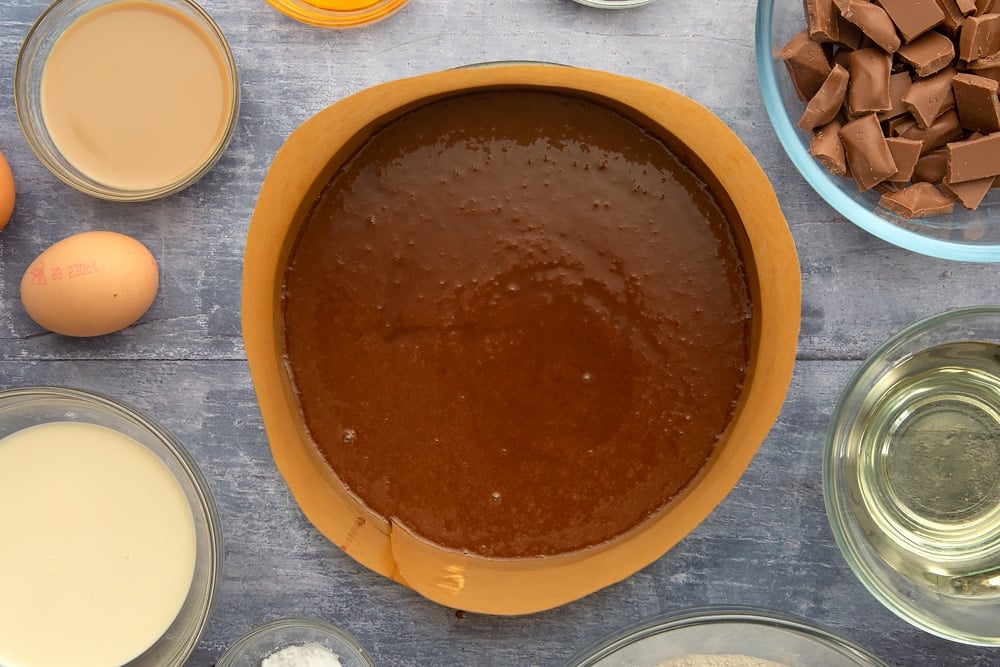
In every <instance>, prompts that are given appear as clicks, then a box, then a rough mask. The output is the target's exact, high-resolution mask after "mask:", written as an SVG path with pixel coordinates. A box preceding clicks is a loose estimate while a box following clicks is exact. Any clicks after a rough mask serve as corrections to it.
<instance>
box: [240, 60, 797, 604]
mask: <svg viewBox="0 0 1000 667" xmlns="http://www.w3.org/2000/svg"><path fill="white" fill-rule="evenodd" d="M799 299H800V295H799V272H798V263H797V259H796V255H795V249H794V245H793V243H792V240H791V237H790V235H789V232H788V228H787V225H786V223H785V221H784V218H783V217H782V215H781V211H780V209H779V207H778V204H777V201H776V199H775V196H774V193H773V190H772V189H771V187H770V184H769V183H768V182H767V179H766V177H765V176H764V174H763V172H762V171H761V170H760V168H759V166H758V165H757V164H756V162H755V161H754V160H753V158H752V156H751V155H750V153H749V152H748V151H747V150H746V148H745V147H744V146H743V145H742V144H741V143H740V142H739V140H738V139H737V138H736V136H735V135H734V134H733V133H732V132H731V131H730V130H729V129H728V128H727V127H726V126H725V125H724V124H723V123H722V122H721V121H720V120H719V119H717V118H716V117H715V116H713V115H712V114H711V113H710V112H708V111H707V110H706V109H704V108H702V107H700V106H698V105H697V104H695V103H694V102H692V101H691V100H689V99H687V98H685V97H682V96H680V95H678V94H676V93H673V92H671V91H669V90H666V89H664V88H661V87H659V86H655V85H653V84H650V83H645V82H642V81H638V80H635V79H630V78H626V77H622V76H618V75H614V74H608V73H604V72H596V71H591V70H584V69H578V68H572V67H555V66H551V65H541V64H500V65H493V66H488V67H477V68H467V69H459V70H450V71H446V72H438V73H434V74H429V75H424V76H420V77H416V78H411V79H403V80H400V81H394V82H390V83H387V84H383V85H381V86H377V87H375V88H371V89H368V90H365V91H362V92H361V93H358V94H357V95H353V96H351V97H349V98H346V99H344V100H341V101H339V102H337V103H336V104H334V105H332V106H331V107H329V108H327V109H326V110H324V111H322V112H320V113H319V114H317V115H316V116H314V117H313V118H312V119H310V120H308V121H307V122H306V123H305V124H303V125H302V126H301V127H300V128H299V129H297V130H296V131H295V132H293V133H292V135H291V136H290V137H289V138H288V140H287V142H286V143H285V144H284V146H283V147H282V149H281V150H280V151H279V153H278V154H277V155H276V157H275V160H274V163H273V164H272V166H271V169H270V171H269V173H268V176H267V178H266V179H265V182H264V184H263V187H262V190H261V193H260V196H259V199H258V202H257V207H256V209H255V212H254V216H253V219H252V221H251V225H250V229H249V232H248V238H247V247H246V256H245V264H244V291H243V329H244V338H245V342H246V348H247V354H248V359H249V362H250V369H251V374H252V376H253V381H254V386H255V388H256V391H257V395H258V400H259V402H260V406H261V411H262V415H263V419H264V424H265V428H266V430H267V435H268V438H269V441H270V445H271V451H272V454H273V456H274V459H275V462H276V464H277V466H278V469H279V470H280V472H281V474H282V475H283V477H284V479H285V481H286V482H287V483H288V486H289V488H290V489H291V491H292V493H293V495H294V496H295V498H296V501H297V502H298V503H299V505H300V507H301V508H302V509H303V511H304V513H305V514H306V516H307V517H308V518H309V519H310V520H311V521H312V522H313V524H314V525H315V526H316V527H317V529H318V530H319V531H320V532H322V533H323V534H324V535H325V536H327V537H328V538H329V539H330V540H331V541H333V542H334V543H335V544H337V545H338V546H339V547H340V548H341V549H343V550H344V551H345V552H346V553H348V554H349V555H351V556H352V557H353V558H355V559H356V560H358V561H359V562H361V563H362V564H364V565H366V566H367V567H369V568H371V569H372V570H374V571H376V572H379V573H381V574H383V575H385V576H388V577H391V578H393V579H395V580H397V581H399V582H401V583H403V584H405V585H407V586H409V587H410V588H412V589H414V590H415V591H417V592H418V593H420V594H422V595H424V596H426V597H428V598H430V599H432V600H435V601H437V602H439V603H441V604H444V605H448V606H451V607H454V608H459V609H463V610H466V611H479V612H485V613H496V614H521V613H530V612H534V611H539V610H542V609H547V608H551V607H554V606H557V605H560V604H563V603H565V602H568V601H571V600H574V599H577V598H579V597H582V596H584V595H586V594H588V593H591V592H593V591H595V590H598V589H600V588H602V587H604V586H607V585H609V584H611V583H614V582H616V581H619V580H621V579H623V578H625V577H627V576H629V575H631V574H632V573H634V572H636V571H638V570H639V569H641V568H642V567H644V566H645V565H647V564H649V563H650V562H652V561H653V560H655V559H657V558H659V557H660V556H661V555H662V554H663V553H665V552H666V551H667V550H668V549H669V548H670V547H671V546H673V545H674V544H675V543H676V542H677V541H679V540H680V539H681V538H682V537H684V535H686V534H687V533H688V532H690V531H691V530H692V529H693V528H694V527H695V526H696V525H698V523H699V522H700V521H701V520H702V519H704V518H705V517H706V516H707V515H708V513H709V512H711V510H712V509H713V508H714V507H715V506H716V505H717V504H718V503H719V502H720V501H721V500H722V498H723V497H725V495H726V494H727V493H728V492H729V491H730V489H731V488H732V487H733V486H734V485H735V484H736V482H737V481H738V479H739V477H740V475H741V474H742V472H743V471H744V469H745V468H746V466H747V465H748V464H749V462H750V460H751V458H752V457H753V455H754V453H755V452H756V450H757V448H758V446H759V445H760V443H761V442H762V441H763V439H764V437H765V436H766V434H767V432H768V430H769V429H770V427H771V425H772V423H773V421H774V419H775V418H776V416H777V414H778V411H779V409H780V407H781V404H782V402H783V399H784V395H785V392H786V390H787V387H788V382H789V379H790V376H791V370H792V364H793V360H794V355H795V346H796V341H797V333H798V321H799V304H800V301H799Z"/></svg>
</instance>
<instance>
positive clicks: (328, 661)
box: [260, 642, 343, 667]
mask: <svg viewBox="0 0 1000 667" xmlns="http://www.w3.org/2000/svg"><path fill="white" fill-rule="evenodd" d="M260 667H343V666H342V665H341V664H340V656H338V655H337V654H336V653H334V652H333V651H331V650H330V649H328V648H327V647H325V646H323V645H322V644H317V643H316V642H309V643H308V644H293V645H292V646H286V647H285V648H283V649H279V650H277V651H275V652H274V653H272V654H271V655H269V656H267V657H266V658H264V662H262V663H260Z"/></svg>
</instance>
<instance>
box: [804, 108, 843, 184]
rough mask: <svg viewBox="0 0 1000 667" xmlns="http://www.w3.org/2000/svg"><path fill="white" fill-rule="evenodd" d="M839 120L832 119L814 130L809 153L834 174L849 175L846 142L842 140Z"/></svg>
mask: <svg viewBox="0 0 1000 667" xmlns="http://www.w3.org/2000/svg"><path fill="white" fill-rule="evenodd" d="M841 127H842V125H841V124H840V121H839V120H832V121H830V122H829V123H827V124H826V125H824V126H823V127H821V128H819V129H817V130H815V131H814V132H813V136H812V139H811V140H810V141H809V154H810V155H812V156H813V157H814V158H816V159H817V160H818V161H819V163H820V164H821V165H823V166H824V167H826V169H827V171H829V172H830V173H831V174H833V175H834V176H846V175H847V157H846V156H845V155H844V142H843V141H841V140H840V129H841Z"/></svg>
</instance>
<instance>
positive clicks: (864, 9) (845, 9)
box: [833, 0, 901, 53]
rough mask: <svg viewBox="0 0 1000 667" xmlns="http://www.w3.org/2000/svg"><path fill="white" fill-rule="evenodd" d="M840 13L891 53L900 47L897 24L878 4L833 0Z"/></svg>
mask: <svg viewBox="0 0 1000 667" xmlns="http://www.w3.org/2000/svg"><path fill="white" fill-rule="evenodd" d="M833 2H834V4H835V5H836V6H837V9H839V10H840V15H841V16H843V17H844V18H845V19H847V20H848V21H850V22H851V23H853V24H854V25H856V26H858V27H859V28H861V32H863V33H864V34H866V35H867V36H868V37H870V38H871V40H872V41H873V42H875V43H876V44H878V45H879V46H880V47H882V48H883V49H884V50H885V51H887V52H889V53H895V52H896V49H898V48H899V45H900V43H901V42H900V39H899V35H898V34H896V24H894V23H893V22H892V19H891V18H889V15H888V14H887V13H886V11H885V10H884V9H882V8H881V7H879V6H878V5H875V4H872V3H870V2H868V1H867V0H833Z"/></svg>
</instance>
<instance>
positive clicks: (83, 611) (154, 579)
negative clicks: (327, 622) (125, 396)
mask: <svg viewBox="0 0 1000 667" xmlns="http://www.w3.org/2000/svg"><path fill="white" fill-rule="evenodd" d="M0 531H2V532H3V535H4V537H5V542H4V547H3V550H2V553H0V589H2V590H3V591H4V602H5V604H6V606H7V607H8V610H7V614H6V615H5V613H4V610H3V609H0V621H2V622H0V664H2V665H11V666H13V665H28V664H36V665H37V664H44V665H94V664H101V665H110V664H127V665H128V667H182V666H183V665H185V664H187V661H188V658H189V657H190V655H191V653H192V652H193V650H194V648H195V647H196V646H197V644H198V641H199V638H200V637H201V634H202V631H203V630H204V628H205V626H206V624H207V622H208V618H209V615H210V613H211V610H212V606H213V602H214V600H215V594H216V591H217V589H218V585H219V581H220V577H221V570H222V553H223V550H222V527H221V519H220V516H219V512H218V509H217V507H216V504H215V500H214V497H213V495H212V492H211V489H210V488H209V485H208V482H207V480H206V479H205V477H204V476H203V475H202V473H201V471H200V469H199V467H198V464H197V463H196V462H195V460H194V458H193V457H192V456H191V454H190V453H189V452H188V451H187V449H186V448H185V447H184V446H183V445H182V444H181V443H180V442H179V441H178V440H177V438H176V437H175V436H174V435H173V434H171V433H170V432H168V431H167V430H166V429H164V428H163V427H162V426H161V425H159V424H158V423H156V422H155V421H154V420H153V419H152V418H150V417H149V416H147V415H145V414H143V413H141V412H139V411H137V410H135V409H133V408H131V407H129V406H126V405H124V404H122V403H119V402H118V401H116V400H114V399H111V398H107V397H105V396H101V395H99V394H94V393H91V392H86V391H81V390H76V389H68V388H63V387H23V388H17V389H10V390H7V391H2V392H0Z"/></svg>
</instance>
